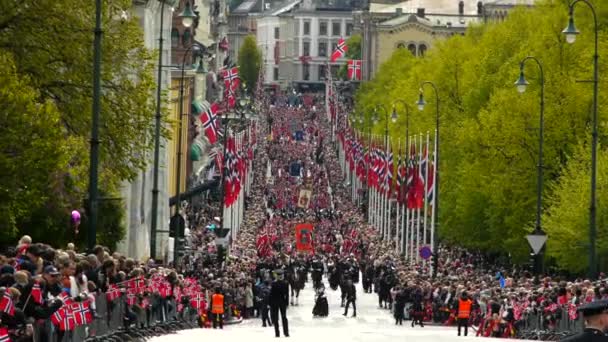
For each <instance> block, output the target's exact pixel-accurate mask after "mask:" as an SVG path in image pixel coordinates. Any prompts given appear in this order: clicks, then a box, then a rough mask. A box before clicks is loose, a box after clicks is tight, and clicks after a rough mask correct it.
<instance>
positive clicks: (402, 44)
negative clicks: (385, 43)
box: [397, 43, 405, 49]
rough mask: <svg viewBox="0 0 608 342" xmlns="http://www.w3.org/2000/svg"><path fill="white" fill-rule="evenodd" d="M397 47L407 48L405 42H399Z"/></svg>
mask: <svg viewBox="0 0 608 342" xmlns="http://www.w3.org/2000/svg"><path fill="white" fill-rule="evenodd" d="M397 49H405V44H404V43H398V44H397Z"/></svg>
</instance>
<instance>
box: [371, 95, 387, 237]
mask: <svg viewBox="0 0 608 342" xmlns="http://www.w3.org/2000/svg"><path fill="white" fill-rule="evenodd" d="M378 108H381V109H382V111H383V112H384V148H385V149H386V153H387V154H388V149H389V147H388V122H389V117H388V111H387V110H386V107H384V105H382V104H378V105H376V107H375V108H374V117H373V120H374V124H377V123H378V122H379V118H378ZM384 160H385V161H386V160H388V159H387V156H386V155H385V157H384ZM388 167H389V165H387V169H386V175H388ZM385 177H386V176H385ZM385 179H386V178H385ZM384 182H386V180H384ZM385 184H386V183H385ZM388 200H389V199H388V198H387V197H382V204H381V206H382V207H383V208H385V206H386V202H387V201H388ZM389 215H390V214H389ZM387 221H388V220H387V218H385V217H384V215H383V216H382V218H381V219H380V226H381V234H382V238H383V239H384V238H386V237H387V235H388V234H387V232H385V230H387V229H386V226H387Z"/></svg>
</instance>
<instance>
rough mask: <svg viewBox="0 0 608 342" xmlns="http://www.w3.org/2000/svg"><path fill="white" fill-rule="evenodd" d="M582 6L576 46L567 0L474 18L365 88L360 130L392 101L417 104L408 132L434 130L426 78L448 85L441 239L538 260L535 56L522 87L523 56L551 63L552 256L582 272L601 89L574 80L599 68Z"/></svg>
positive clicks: (548, 207) (601, 244) (602, 218)
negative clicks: (482, 20)
mask: <svg viewBox="0 0 608 342" xmlns="http://www.w3.org/2000/svg"><path fill="white" fill-rule="evenodd" d="M595 3H596V4H597V5H599V3H600V1H595ZM580 7H581V8H578V7H577V11H576V24H577V27H578V29H579V30H580V31H581V34H580V35H579V37H578V39H577V42H576V43H575V44H573V45H570V44H567V43H566V42H565V37H564V36H563V35H562V34H561V31H562V30H563V28H564V27H565V26H566V23H567V15H568V10H567V2H566V1H553V2H544V3H539V4H538V5H537V6H535V7H534V8H519V9H516V10H514V11H513V12H511V13H510V14H509V17H508V18H507V20H505V21H504V22H501V23H489V24H486V25H478V26H474V27H471V28H469V30H468V31H467V33H466V35H465V36H454V37H452V38H450V39H448V40H445V41H443V42H435V44H434V46H433V47H432V49H431V50H430V51H429V53H428V54H427V56H425V57H423V58H414V57H412V56H411V54H409V52H407V51H403V50H405V49H403V50H397V51H395V53H394V54H393V56H392V57H391V58H390V59H389V60H388V61H387V62H386V63H384V65H382V66H381V68H380V70H379V72H378V73H377V74H376V75H375V78H374V79H373V80H372V81H370V82H368V83H366V84H363V85H362V87H361V88H360V90H359V91H358V93H357V94H356V102H357V107H356V111H357V112H360V113H363V114H364V115H365V116H366V120H365V123H364V124H363V125H357V127H358V128H359V129H361V130H363V131H364V132H367V130H368V129H369V125H371V124H372V123H371V120H370V116H371V114H372V112H373V108H375V107H376V106H377V105H378V104H384V105H385V106H386V107H387V108H389V109H390V106H391V105H392V104H393V103H394V101H395V100H397V99H401V100H404V101H405V102H407V103H409V104H411V107H412V108H411V110H410V112H411V113H410V114H411V115H410V132H412V133H418V132H426V131H431V132H432V131H434V129H435V105H434V102H435V97H434V95H433V93H432V91H430V89H425V98H426V100H427V102H428V103H429V106H427V108H426V109H425V110H424V111H423V112H419V111H418V110H417V109H416V108H415V106H414V103H415V101H416V100H417V96H418V91H419V88H420V84H421V83H422V82H423V81H427V80H428V81H433V82H434V83H435V84H436V85H437V87H438V88H439V97H440V119H441V146H440V150H441V161H440V164H441V165H440V169H441V177H440V182H441V184H440V192H441V196H440V200H441V203H440V213H439V214H440V220H439V233H440V238H441V239H442V240H443V241H445V242H448V243H453V244H458V245H462V246H465V247H469V248H474V249H481V250H485V251H495V252H504V253H510V254H511V255H512V256H513V257H514V258H515V260H516V261H520V262H523V261H527V260H528V258H527V256H528V253H529V247H528V244H527V242H526V240H525V235H526V234H528V233H529V232H531V231H532V230H533V227H534V218H535V210H536V209H535V208H536V197H535V194H536V165H537V162H538V128H539V72H538V68H537V67H536V65H534V64H533V63H529V64H526V67H525V73H526V78H527V79H528V81H529V82H530V86H529V87H528V91H527V92H526V93H524V94H519V93H518V92H517V91H516V89H515V87H514V85H513V83H514V81H515V80H516V79H517V76H518V75H519V63H520V61H521V60H522V59H523V58H524V57H526V56H528V55H531V56H536V57H537V58H538V59H539V60H540V61H541V62H542V63H543V67H544V73H545V75H544V76H545V103H546V104H545V149H544V164H545V168H544V176H545V186H544V189H543V198H544V202H543V210H544V214H543V220H544V221H543V229H544V230H545V231H546V232H547V234H548V235H549V242H548V249H547V254H548V256H549V259H550V260H551V261H552V262H555V263H556V264H557V265H558V266H560V267H562V268H565V269H568V270H571V271H574V272H580V271H583V270H584V269H585V268H586V267H587V256H586V253H587V250H586V249H585V243H588V237H587V236H588V233H587V232H588V216H589V215H588V207H589V195H588V192H589V178H590V167H589V165H588V163H585V158H588V157H586V156H587V155H589V154H590V147H589V142H590V139H591V134H590V109H591V101H592V96H591V95H592V91H591V90H592V88H591V86H590V85H589V84H585V83H577V82H576V80H578V79H589V78H590V77H591V75H592V54H593V22H592V19H591V17H590V14H589V13H587V9H585V8H583V7H584V6H580ZM598 9H599V8H598ZM604 11H605V9H604ZM601 13H602V12H601V11H600V14H601ZM598 18H599V19H600V28H601V32H600V56H606V55H608V35H607V33H608V32H607V31H608V29H607V28H608V25H607V24H608V16H601V15H598ZM607 66H608V63H606V59H600V70H606V69H607V68H606V67H607ZM600 77H602V78H605V77H603V76H600ZM607 98H608V91H607V90H606V88H605V87H603V88H602V86H601V83H600V99H599V117H600V122H605V120H606V119H607V117H606V114H607V113H606V109H605V108H606V101H607ZM397 108H398V110H399V111H400V114H401V116H400V118H399V121H398V123H397V124H389V126H390V132H391V135H392V137H393V141H397V139H398V138H399V137H403V132H404V125H405V115H403V110H402V109H401V106H400V105H399V106H398V107H397ZM383 120H384V118H382V117H381V118H380V123H379V124H377V125H376V126H374V127H373V132H374V133H376V134H382V133H383V130H384V121H383ZM602 127H605V126H602ZM602 130H603V132H601V133H600V141H605V140H606V138H607V133H606V132H607V131H606V130H605V128H603V129H602ZM604 145H606V144H604ZM581 146H585V147H584V148H583V147H581ZM606 158H607V157H606V152H605V151H604V150H603V149H602V150H601V152H600V162H599V172H598V174H599V180H598V186H599V187H600V189H599V190H598V196H599V197H598V198H599V201H598V202H599V206H598V237H600V238H599V240H598V253H599V255H600V261H601V262H603V265H604V266H608V240H607V239H606V236H608V235H607V234H608V228H606V223H607V221H606V218H607V217H608V206H606V205H603V204H605V203H606V202H608V192H607V191H606V190H605V188H606V184H608V183H606V181H607V178H606V176H605V175H606V174H607V173H608V164H607V163H606Z"/></svg>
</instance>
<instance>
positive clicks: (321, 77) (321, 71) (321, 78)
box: [319, 65, 327, 81]
mask: <svg viewBox="0 0 608 342" xmlns="http://www.w3.org/2000/svg"><path fill="white" fill-rule="evenodd" d="M326 78H327V67H325V65H319V81H325V79H326Z"/></svg>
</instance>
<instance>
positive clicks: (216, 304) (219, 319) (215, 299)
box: [211, 288, 224, 329]
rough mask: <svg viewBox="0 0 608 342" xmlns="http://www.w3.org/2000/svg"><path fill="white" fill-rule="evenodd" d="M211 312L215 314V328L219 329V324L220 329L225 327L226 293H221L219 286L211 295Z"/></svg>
mask: <svg viewBox="0 0 608 342" xmlns="http://www.w3.org/2000/svg"><path fill="white" fill-rule="evenodd" d="M211 313H212V314H213V329H217V326H218V324H219V326H220V329H224V295H223V294H221V293H220V289H219V288H216V289H215V293H214V294H213V296H211Z"/></svg>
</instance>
